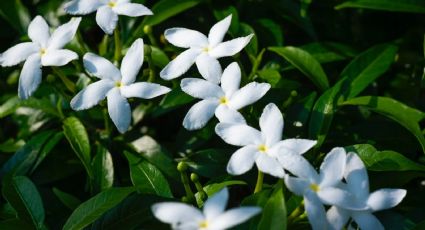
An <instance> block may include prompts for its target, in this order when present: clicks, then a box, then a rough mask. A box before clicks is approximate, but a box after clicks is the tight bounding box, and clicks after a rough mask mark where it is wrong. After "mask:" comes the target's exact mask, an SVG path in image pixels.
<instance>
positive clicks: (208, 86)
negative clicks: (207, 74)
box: [180, 78, 224, 101]
mask: <svg viewBox="0 0 425 230" xmlns="http://www.w3.org/2000/svg"><path fill="white" fill-rule="evenodd" d="M180 87H181V88H182V90H183V91H184V92H185V93H187V94H189V95H190V96H192V97H195V98H200V99H207V98H216V99H219V98H220V97H222V96H224V93H223V90H221V88H220V87H219V86H218V85H216V84H214V83H211V82H209V81H206V80H203V79H199V78H184V79H183V80H182V81H181V82H180ZM217 101H218V100H217Z"/></svg>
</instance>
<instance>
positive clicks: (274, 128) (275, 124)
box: [260, 103, 283, 146]
mask: <svg viewBox="0 0 425 230" xmlns="http://www.w3.org/2000/svg"><path fill="white" fill-rule="evenodd" d="M260 128H261V134H262V135H263V138H264V139H265V140H266V145H267V146H272V145H274V144H275V143H277V142H279V141H280V140H282V131H283V116H282V114H281V113H280V110H279V108H277V106H276V105H275V104H273V103H270V104H268V105H266V107H264V110H263V113H262V114H261V117H260Z"/></svg>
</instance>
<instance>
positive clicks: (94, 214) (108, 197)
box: [63, 187, 134, 230]
mask: <svg viewBox="0 0 425 230" xmlns="http://www.w3.org/2000/svg"><path fill="white" fill-rule="evenodd" d="M132 192H134V188H132V187H131V188H130V187H127V188H110V189H108V190H105V191H103V192H101V193H99V194H97V195H96V196H94V197H92V198H90V199H89V200H87V201H85V202H84V203H82V204H81V205H80V206H78V208H76V209H75V210H74V212H73V213H72V214H71V216H70V217H69V218H68V220H67V221H66V223H65V225H64V227H63V230H74V229H75V230H76V229H78V230H79V229H82V228H84V227H86V226H88V225H89V224H91V223H93V222H94V221H95V220H97V219H98V218H99V217H100V216H102V215H103V214H104V213H105V212H106V211H108V210H109V209H111V208H113V207H115V206H116V205H117V204H119V203H120V202H121V201H122V200H123V199H124V198H126V197H127V196H128V195H129V194H130V193H132Z"/></svg>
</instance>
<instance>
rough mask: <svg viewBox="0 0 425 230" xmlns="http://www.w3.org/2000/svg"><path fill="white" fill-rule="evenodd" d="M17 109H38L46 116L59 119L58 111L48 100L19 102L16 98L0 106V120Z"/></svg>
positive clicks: (30, 99)
mask: <svg viewBox="0 0 425 230" xmlns="http://www.w3.org/2000/svg"><path fill="white" fill-rule="evenodd" d="M19 107H28V108H32V109H39V110H41V111H43V112H45V113H46V114H49V115H53V116H56V117H60V114H59V112H58V110H57V109H56V107H55V106H53V105H52V103H51V101H50V100H48V99H36V98H28V99H27V100H21V99H19V98H18V97H12V98H10V99H8V100H7V101H6V102H5V103H4V104H3V105H1V106H0V118H3V117H6V116H8V115H10V114H12V113H14V112H15V111H16V110H17V109H18V108H19Z"/></svg>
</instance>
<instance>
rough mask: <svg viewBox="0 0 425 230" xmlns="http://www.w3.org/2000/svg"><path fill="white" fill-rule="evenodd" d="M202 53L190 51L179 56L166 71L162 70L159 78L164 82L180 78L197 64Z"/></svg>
mask: <svg viewBox="0 0 425 230" xmlns="http://www.w3.org/2000/svg"><path fill="white" fill-rule="evenodd" d="M200 53H201V51H199V50H196V49H188V50H186V51H184V52H183V53H181V54H180V55H179V56H177V57H176V58H175V59H174V60H172V61H171V62H170V63H168V64H167V66H165V67H164V69H162V70H161V72H160V73H159V76H160V77H161V78H162V79H164V80H171V79H174V78H177V77H180V76H181V75H183V74H184V73H186V72H187V70H189V68H190V67H191V66H192V65H193V63H195V60H196V57H198V55H199V54H200Z"/></svg>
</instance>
